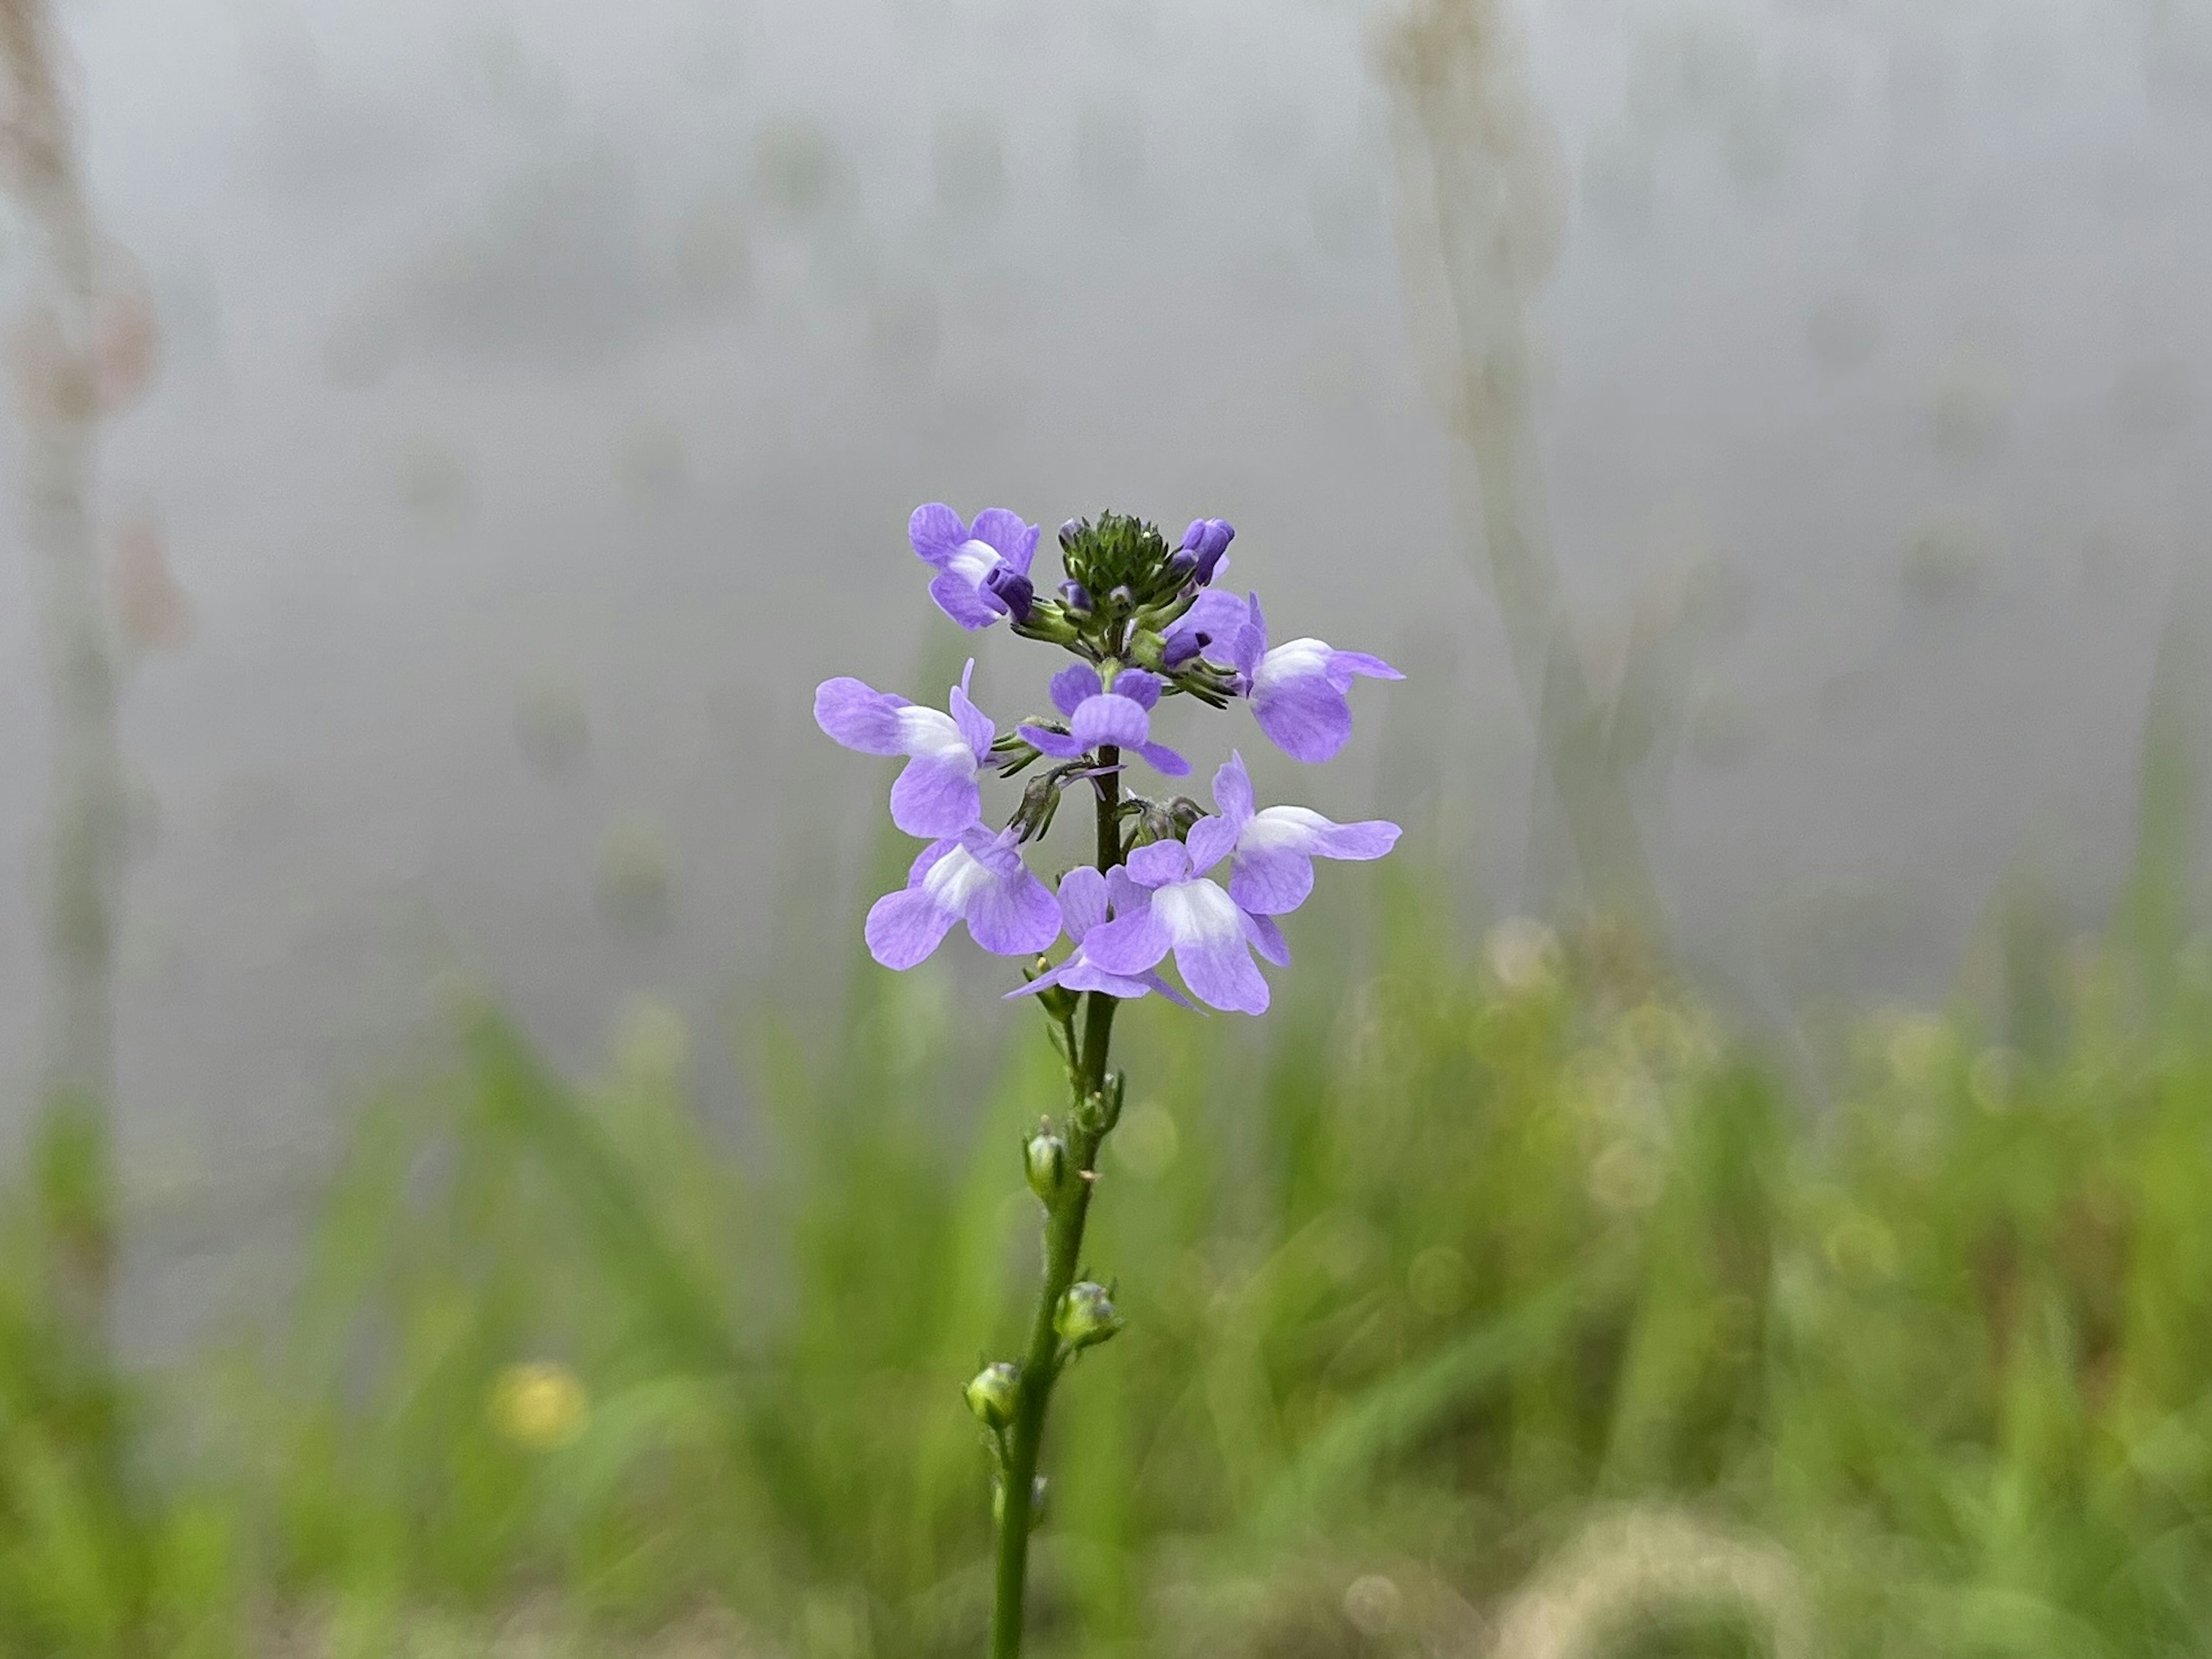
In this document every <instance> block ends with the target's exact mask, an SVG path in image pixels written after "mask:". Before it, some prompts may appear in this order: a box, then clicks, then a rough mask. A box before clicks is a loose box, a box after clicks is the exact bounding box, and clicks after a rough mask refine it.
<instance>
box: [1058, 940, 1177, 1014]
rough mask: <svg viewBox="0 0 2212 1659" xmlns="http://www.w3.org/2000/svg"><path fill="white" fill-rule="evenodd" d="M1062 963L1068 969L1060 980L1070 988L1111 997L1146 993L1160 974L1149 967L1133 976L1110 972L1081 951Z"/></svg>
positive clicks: (1135, 995)
mask: <svg viewBox="0 0 2212 1659" xmlns="http://www.w3.org/2000/svg"><path fill="white" fill-rule="evenodd" d="M1062 965H1063V966H1064V967H1065V968H1066V969H1067V971H1066V974H1065V975H1063V976H1062V977H1061V979H1060V983H1061V984H1062V985H1065V986H1066V987H1067V988H1068V989H1069V990H1071V991H1103V992H1104V993H1105V994H1107V995H1108V996H1109V997H1122V998H1125V999H1127V1000H1131V1001H1133V1000H1136V999H1137V998H1139V997H1140V996H1142V995H1144V994H1145V993H1146V991H1147V990H1149V989H1151V988H1152V982H1153V981H1158V979H1159V975H1158V974H1156V973H1153V972H1152V971H1150V970H1149V969H1147V970H1146V972H1144V973H1142V974H1139V975H1134V976H1132V975H1127V974H1109V973H1108V972H1107V971H1106V970H1105V969H1103V968H1101V967H1100V966H1099V965H1098V964H1097V963H1095V962H1093V961H1091V959H1090V957H1086V956H1085V955H1084V954H1083V952H1082V951H1077V952H1076V953H1075V954H1074V955H1073V956H1072V957H1069V958H1068V959H1067V961H1066V963H1064V964H1062ZM1176 1000H1177V1001H1178V1002H1181V1001H1182V998H1180V997H1177V998H1176ZM1184 1006H1186V1007H1187V1006H1189V1005H1188V1004H1185V1005H1184Z"/></svg>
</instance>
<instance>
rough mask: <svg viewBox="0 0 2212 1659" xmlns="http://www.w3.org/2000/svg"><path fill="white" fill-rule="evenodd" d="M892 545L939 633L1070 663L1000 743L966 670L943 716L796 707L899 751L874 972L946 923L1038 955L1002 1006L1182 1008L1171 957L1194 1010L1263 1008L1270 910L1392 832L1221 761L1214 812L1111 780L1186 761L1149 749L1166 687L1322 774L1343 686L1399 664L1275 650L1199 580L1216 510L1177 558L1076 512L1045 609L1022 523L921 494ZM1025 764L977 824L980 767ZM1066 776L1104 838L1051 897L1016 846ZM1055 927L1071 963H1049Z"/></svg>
mask: <svg viewBox="0 0 2212 1659" xmlns="http://www.w3.org/2000/svg"><path fill="white" fill-rule="evenodd" d="M907 533H908V539H909V540H910V541H911V542H912V543H913V545H914V550H915V555H916V556H918V557H919V558H920V559H921V561H922V562H923V563H925V564H927V565H928V566H929V567H930V568H931V569H932V570H933V572H934V573H935V574H934V575H933V578H932V580H931V581H930V584H929V592H930V597H931V598H932V599H934V600H936V602H937V604H938V606H939V609H941V610H942V611H944V612H945V615H947V616H948V617H951V618H952V620H953V621H955V622H956V623H959V624H960V625H961V626H962V627H963V628H964V629H970V630H975V629H985V628H988V627H990V626H991V625H992V624H993V623H996V622H998V621H1000V619H1001V618H1004V619H1005V620H1006V622H1007V623H1008V624H1009V625H1010V626H1011V627H1012V629H1013V630H1014V631H1015V632H1016V633H1018V634H1019V635H1023V636H1024V638H1029V639H1034V640H1037V641H1042V642H1045V643H1048V644H1052V645H1056V646H1059V647H1062V648H1063V649H1065V650H1066V651H1068V652H1069V653H1072V654H1073V655H1074V657H1075V658H1076V659H1077V660H1076V661H1075V662H1073V663H1072V664H1070V665H1068V666H1067V667H1066V668H1064V669H1063V670H1061V671H1060V672H1059V673H1057V674H1055V675H1054V676H1053V677H1052V679H1051V682H1050V684H1049V687H1048V692H1049V696H1050V700H1051V706H1052V710H1053V712H1052V713H1051V714H1037V715H1034V716H1032V717H1031V718H1030V719H1028V720H1022V721H1020V722H1018V723H1017V724H1016V725H1015V726H1014V727H1013V728H1012V730H1011V731H1008V732H1004V733H1002V732H1000V728H999V726H998V725H997V724H996V723H995V722H994V721H993V720H991V719H990V718H989V717H988V716H987V715H986V714H984V713H983V712H982V711H981V709H979V708H976V706H975V702H974V701H973V700H972V699H971V698H970V696H969V680H970V677H971V676H972V675H973V673H974V671H975V664H974V662H973V661H972V660H971V661H970V662H969V665H968V671H966V672H964V673H963V674H962V676H961V678H960V684H958V685H957V686H954V687H953V688H952V690H951V695H950V696H949V697H948V698H947V700H946V704H945V708H944V709H942V710H939V709H936V708H923V707H921V706H920V705H918V704H915V703H911V702H908V701H907V700H906V699H905V698H904V697H901V696H894V695H892V694H890V693H889V692H884V691H878V690H875V689H874V688H872V687H871V686H868V685H866V684H862V683H861V682H860V681H859V680H856V679H849V678H838V679H832V680H826V681H824V682H823V684H822V685H821V687H820V688H819V689H818V690H817V691H816V693H815V697H814V717H815V719H816V720H817V722H818V723H819V724H820V726H821V727H822V729H823V731H824V732H827V733H829V736H830V737H832V738H835V739H836V741H837V742H839V743H841V744H844V745H845V747H847V748H848V749H855V750H860V752H861V753H863V754H870V755H898V756H903V757H906V766H905V768H904V769H903V770H902V771H901V773H900V774H899V776H898V780H897V781H896V783H895V784H893V785H892V787H891V794H890V811H891V821H892V823H895V824H896V826H897V827H898V828H899V829H901V830H902V831H904V832H905V833H906V834H908V835H910V836H918V837H921V838H924V839H927V841H928V842H929V845H928V846H927V847H926V848H923V849H922V851H921V854H920V856H918V857H917V858H916V859H915V861H914V865H913V867H912V868H911V869H910V870H909V871H908V874H907V882H906V885H905V886H904V887H903V888H902V889H901V890H898V891H897V892H895V893H890V894H887V895H886V896H884V897H883V898H881V899H879V900H878V901H877V902H876V904H875V906H874V908H872V909H871V910H870V911H869V912H868V920H867V928H866V934H867V941H868V948H869V950H870V951H872V953H873V954H874V956H875V957H876V960H877V961H878V962H880V963H883V964H884V966H885V967H887V968H911V967H913V966H914V965H915V963H919V962H921V961H922V960H923V959H924V958H925V957H927V956H929V955H930V953H931V952H932V951H935V950H936V948H937V946H938V945H939V943H941V942H942V941H943V939H945V935H946V934H947V933H950V932H951V929H952V927H953V926H954V924H955V923H963V924H965V926H966V927H967V929H968V933H969V936H970V937H971V938H972V939H974V940H975V943H976V944H977V945H981V947H982V948H983V949H984V950H986V951H991V952H994V954H997V955H1000V956H1008V957H1037V958H1040V963H1039V967H1038V970H1037V971H1036V973H1034V974H1033V975H1031V976H1030V980H1029V982H1028V983H1027V984H1025V985H1024V986H1023V987H1021V988H1020V989H1019V990H1018V991H1015V992H1013V993H1011V994H1012V995H1017V996H1019V995H1024V994H1048V993H1056V994H1059V995H1060V996H1061V997H1065V996H1066V995H1068V994H1072V993H1074V992H1078V991H1091V992H1093V993H1097V994H1104V995H1106V996H1109V997H1124V998H1133V997H1141V996H1145V995H1147V994H1150V993H1152V992H1154V991H1157V992H1158V993H1160V994H1162V995H1164V996H1166V997H1169V998H1170V999H1172V1000H1176V1001H1177V1002H1182V1001H1183V1000H1184V998H1183V996H1182V994H1181V993H1179V992H1178V991H1177V990H1176V987H1174V985H1172V984H1171V983H1170V981H1168V980H1167V979H1166V978H1165V977H1164V975H1162V973H1161V971H1160V969H1161V964H1162V963H1164V962H1165V961H1166V960H1167V958H1168V957H1170V956H1172V957H1174V959H1175V965H1176V970H1177V972H1178V973H1179V974H1180V975H1182V983H1183V985H1184V987H1187V988H1188V992H1189V994H1190V995H1191V996H1193V997H1194V998H1196V999H1197V1000H1199V1001H1200V1002H1203V1003H1205V1004H1206V1005H1208V1006H1211V1007H1214V1008H1218V1009H1223V1010H1231V1011H1236V1012H1243V1013H1254V1014H1256V1013H1259V1012H1261V1011H1262V1010H1264V1009H1265V1008H1266V1007H1267V981H1266V979H1265V978H1263V977H1262V976H1261V973H1260V970H1259V968H1258V967H1257V965H1256V964H1255V962H1254V960H1253V957H1254V955H1255V953H1256V954H1257V955H1258V956H1259V957H1261V958H1262V959H1264V960H1266V961H1267V962H1270V963H1275V964H1277V965H1282V964H1285V963H1288V962H1289V961H1290V947H1289V945H1287V944H1286V943H1285V940H1284V938H1283V933H1282V930H1281V928H1280V927H1279V925H1278V923H1277V921H1276V918H1277V917H1279V916H1283V915H1288V914H1289V913H1290V912H1291V911H1292V910H1295V909H1296V908H1297V907H1298V906H1299V905H1300V904H1302V903H1304V901H1305V899H1306V896H1307V895H1308V894H1310V892H1311V891H1312V890H1313V882H1314V874H1313V861H1314V860H1316V859H1317V858H1324V859H1358V860H1364V859H1376V858H1380V857H1382V856H1383V854H1385V853H1387V852H1389V850H1390V848H1391V847H1392V846H1393V845H1394V844H1395V842H1396V841H1397V839H1398V828H1397V826H1396V825H1395V824H1393V823H1383V822H1381V821H1379V820H1378V821H1376V822H1371V823H1332V822H1330V821H1329V820H1328V818H1325V817H1322V815H1321V814H1320V813H1318V812H1315V811H1310V810H1308V809H1307V808H1305V807H1302V806H1268V807H1264V808H1262V807H1258V806H1256V805H1255V802H1254V797H1253V792H1252V781H1251V778H1250V776H1249V774H1248V773H1247V772H1246V770H1245V767H1244V761H1243V757H1242V756H1241V755H1240V754H1237V753H1234V752H1232V753H1231V756H1230V758H1229V759H1228V761H1227V762H1226V763H1224V764H1223V765H1222V766H1221V767H1220V768H1219V769H1218V770H1217V771H1216V772H1215V774H1214V775H1213V781H1212V797H1213V810H1212V811H1211V812H1209V811H1206V808H1205V807H1204V806H1202V805H1200V804H1199V803H1198V802H1196V801H1194V800H1192V799H1189V798H1188V797H1184V796H1177V797H1175V798H1173V799H1168V800H1164V801H1159V800H1153V799H1147V798H1146V797H1144V796H1141V795H1138V794H1134V793H1127V791H1126V790H1125V788H1124V783H1125V778H1126V774H1127V768H1128V766H1129V764H1130V762H1131V760H1132V759H1134V760H1139V761H1141V762H1142V763H1144V764H1145V765H1146V767H1147V768H1149V769H1151V770H1152V771H1153V772H1156V773H1158V774H1159V775H1161V776H1163V777H1168V778H1182V777H1187V776H1188V775H1190V771H1191V765H1190V763H1189V762H1188V761H1187V760H1186V759H1184V758H1183V757H1182V755H1180V754H1178V753H1176V750H1173V749H1170V748H1169V747H1168V746H1167V745H1166V744H1163V743H1159V742H1158V741H1156V740H1155V739H1154V738H1153V737H1152V716H1153V714H1154V713H1155V712H1156V711H1157V710H1158V708H1159V706H1160V704H1161V702H1163V700H1164V699H1165V698H1168V697H1171V696H1188V697H1192V698H1194V699H1196V700H1197V701H1199V702H1203V703H1206V704H1207V705H1209V706H1210V707H1212V708H1227V707H1228V706H1229V705H1230V704H1231V702H1236V701H1239V700H1242V701H1244V702H1249V703H1250V705H1251V707H1252V713H1253V716H1254V718H1255V720H1256V721H1257V722H1258V725H1259V727H1260V730H1261V732H1263V733H1265V734H1266V736H1267V738H1270V739H1271V740H1273V742H1274V744H1276V745H1277V746H1278V747H1279V748H1280V749H1281V750H1283V751H1284V752H1285V754H1288V755H1290V756H1291V757H1293V758H1295V759H1297V760H1300V761H1305V762H1309V763H1318V762H1322V761H1326V760H1328V759H1329V758H1330V757H1333V756H1334V755H1335V754H1336V753H1337V751H1338V750H1340V749H1342V748H1343V747H1344V744H1345V743H1346V740H1347V739H1348V738H1350V737H1351V735H1352V705H1351V700H1350V696H1349V694H1350V692H1351V690H1352V681H1353V680H1354V679H1355V678H1361V677H1366V678H1380V679H1396V678H1400V675H1399V674H1398V672H1397V671H1396V670H1395V669H1394V668H1392V667H1391V666H1390V665H1389V664H1388V663H1386V662H1384V661H1383V659H1381V658H1379V657H1372V656H1369V655H1367V654H1365V653H1362V652H1357V651H1339V650H1336V649H1334V647H1331V646H1329V645H1328V643H1326V642H1325V641H1321V640H1318V639H1313V638H1301V639H1295V640H1291V641H1287V642H1286V643H1285V644H1282V645H1278V646H1273V647H1270V645H1269V644H1268V637H1267V619H1266V617H1264V615H1262V613H1261V609H1260V600H1259V597H1258V596H1257V595H1256V594H1247V595H1245V596H1244V597H1243V598H1241V599H1240V598H1238V597H1237V595H1236V594H1234V593H1232V592H1228V591H1227V590H1225V589H1223V588H1219V587H1216V586H1213V584H1214V582H1215V581H1216V580H1217V579H1218V577H1220V576H1221V575H1222V574H1224V573H1225V572H1226V571H1227V569H1228V568H1229V559H1228V556H1227V555H1228V548H1229V544H1230V543H1231V540H1232V539H1233V538H1235V536H1236V533H1237V532H1236V531H1235V530H1234V529H1233V528H1231V526H1230V525H1229V524H1228V523H1227V522H1226V521H1225V520H1220V519H1200V520H1194V522H1193V523H1192V524H1191V526H1190V527H1189V528H1188V530H1186V531H1185V532H1183V535H1182V540H1181V541H1179V542H1178V543H1176V544H1175V545H1174V546H1172V547H1170V545H1168V544H1167V541H1166V539H1165V538H1164V537H1163V536H1162V535H1161V534H1160V532H1158V530H1157V529H1156V528H1154V527H1153V526H1151V525H1149V524H1146V523H1143V522H1141V521H1140V520H1135V519H1132V518H1127V517H1124V516H1122V515H1121V514H1118V513H1104V514H1102V515H1101V516H1100V518H1099V519H1098V520H1097V523H1095V524H1093V523H1091V521H1089V520H1069V521H1068V522H1067V523H1066V524H1065V525H1063V526H1061V527H1060V553H1061V557H1062V562H1063V563H1064V565H1065V568H1066V580H1064V581H1062V582H1061V583H1060V586H1059V587H1058V589H1057V590H1056V594H1055V595H1045V594H1040V593H1039V592H1037V590H1036V582H1035V580H1033V579H1032V576H1031V574H1030V573H1031V566H1032V563H1033V562H1034V560H1035V558H1036V545H1037V528H1036V526H1034V525H1029V524H1024V522H1023V521H1022V520H1021V519H1020V517H1019V516H1018V515H1017V514H1015V513H1011V512H1008V511H1006V509H1005V508H1002V507H991V508H987V509H986V510H985V511H984V512H981V513H978V514H976V516H975V522H974V523H973V524H967V523H963V520H961V518H960V515H959V514H958V513H955V512H954V511H953V510H952V509H951V507H946V506H944V505H943V504H941V503H934V502H933V503H932V504H930V505H929V506H927V507H920V508H917V509H916V510H915V514H914V517H913V519H912V520H911V521H910V522H909V523H908V527H907ZM1038 763H1045V765H1044V767H1043V769H1042V771H1041V772H1040V773H1039V775H1037V776H1036V777H1035V778H1034V779H1033V780H1032V781H1030V783H1029V784H1028V786H1027V787H1026V788H1025V789H1024V793H1023V794H1022V797H1021V800H1020V803H1019V805H1018V806H1017V808H1016V809H1015V811H1013V813H1012V816H1011V817H1010V818H1009V819H1008V821H1007V822H1006V824H1005V825H1004V826H1003V827H1001V828H994V827H993V826H992V825H991V824H990V823H987V821H986V820H985V817H984V815H983V793H982V779H983V775H984V774H985V773H987V772H993V771H995V772H996V773H998V774H999V775H1000V776H1001V777H1007V778H1011V777H1012V776H1014V775H1017V774H1018V773H1020V772H1023V771H1024V770H1026V769H1029V768H1030V767H1031V766H1034V765H1037V764H1038ZM1079 782H1088V783H1090V784H1091V786H1092V787H1093V788H1094V789H1095V790H1096V791H1097V794H1098V797H1099V799H1100V802H1101V806H1100V811H1101V813H1102V815H1103V817H1105V818H1108V819H1110V823H1111V824H1112V826H1113V827H1114V834H1113V836H1112V837H1111V839H1110V841H1109V842H1108V843H1107V844H1104V845H1103V846H1102V849H1101V854H1102V855H1101V858H1100V860H1099V865H1098V866H1097V867H1093V866H1090V865H1085V866H1079V867H1078V868H1076V869H1074V870H1071V871H1069V872H1067V873H1066V875H1065V876H1064V877H1063V878H1061V880H1060V884H1059V888H1058V891H1057V892H1056V893H1055V892H1054V890H1052V889H1049V888H1048V887H1047V886H1046V885H1045V884H1044V883H1043V882H1042V881H1041V880H1040V879H1039V878H1037V876H1036V873H1035V872H1032V871H1031V870H1030V867H1029V865H1028V863H1027V861H1026V860H1024V856H1023V852H1022V848H1023V847H1024V843H1027V842H1034V841H1036V840H1037V839H1038V838H1039V837H1041V836H1042V835H1043V834H1044V833H1045V831H1046V830H1047V829H1048V828H1049V826H1050V824H1051V823H1052V820H1053V817H1054V812H1055V811H1056V810H1057V807H1058V805H1059V800H1060V794H1061V793H1062V792H1063V791H1065V790H1066V788H1068V787H1070V786H1071V785H1073V784H1076V783H1079ZM1101 833H1102V836H1103V835H1106V834H1107V831H1105V830H1103V829H1102V832H1101ZM1063 936H1064V937H1065V938H1066V939H1067V941H1068V943H1069V946H1070V949H1069V951H1068V952H1067V954H1066V956H1065V957H1063V958H1062V959H1061V960H1060V962H1058V963H1050V961H1049V953H1050V952H1051V951H1053V949H1054V947H1055V945H1057V944H1058V943H1059V941H1060V939H1061V938H1062V937H1063Z"/></svg>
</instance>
